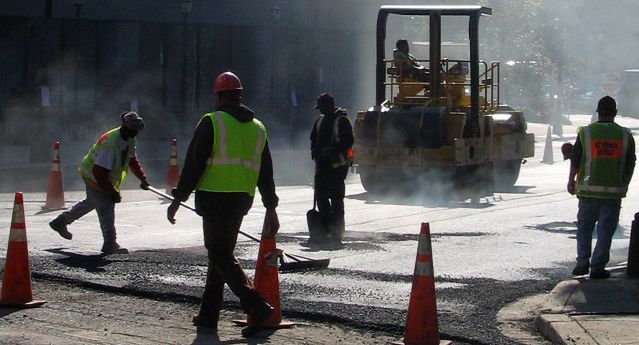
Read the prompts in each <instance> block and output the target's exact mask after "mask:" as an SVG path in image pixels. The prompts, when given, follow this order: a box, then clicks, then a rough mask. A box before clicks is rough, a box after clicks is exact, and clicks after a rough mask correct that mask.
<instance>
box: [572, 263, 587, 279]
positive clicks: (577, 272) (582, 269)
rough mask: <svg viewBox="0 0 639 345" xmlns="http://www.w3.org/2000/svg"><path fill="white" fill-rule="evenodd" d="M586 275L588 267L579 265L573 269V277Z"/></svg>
mask: <svg viewBox="0 0 639 345" xmlns="http://www.w3.org/2000/svg"><path fill="white" fill-rule="evenodd" d="M584 274H588V266H579V265H577V266H575V268H573V269H572V275H573V276H583V275H584Z"/></svg>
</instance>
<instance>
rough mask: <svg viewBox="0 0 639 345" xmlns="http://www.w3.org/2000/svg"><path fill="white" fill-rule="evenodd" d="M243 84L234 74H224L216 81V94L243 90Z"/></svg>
mask: <svg viewBox="0 0 639 345" xmlns="http://www.w3.org/2000/svg"><path fill="white" fill-rule="evenodd" d="M242 89H243V88H242V82H240V78H238V77H237V76H236V75H235V74H233V72H224V73H222V74H220V75H218V76H217V79H216V80H215V93H218V92H221V91H233V90H242Z"/></svg>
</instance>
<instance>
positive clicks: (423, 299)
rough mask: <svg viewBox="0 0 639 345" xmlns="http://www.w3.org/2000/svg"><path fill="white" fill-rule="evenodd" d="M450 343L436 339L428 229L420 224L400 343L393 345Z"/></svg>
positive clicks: (437, 330)
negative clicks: (410, 287) (404, 324)
mask: <svg viewBox="0 0 639 345" xmlns="http://www.w3.org/2000/svg"><path fill="white" fill-rule="evenodd" d="M451 343H452V342H450V341H448V340H440V339H439V325H438V322H437V303H436V299H435V278H434V276H433V252H432V247H431V243H430V226H429V224H428V223H422V228H421V231H420V234H419V244H418V247H417V258H416V260H415V272H414V273H413V287H412V289H411V292H410V301H409V302H408V315H407V317H406V330H405V332H404V340H403V342H401V341H400V342H394V343H393V344H404V345H440V344H451Z"/></svg>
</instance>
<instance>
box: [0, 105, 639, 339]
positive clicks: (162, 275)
mask: <svg viewBox="0 0 639 345" xmlns="http://www.w3.org/2000/svg"><path fill="white" fill-rule="evenodd" d="M589 119H590V117H589V116H571V118H570V120H571V121H572V125H571V126H565V127H564V130H563V132H564V136H563V137H562V138H559V137H554V143H553V148H554V152H553V153H554V158H555V159H554V160H555V163H554V164H546V163H541V160H542V156H543V152H544V141H545V139H546V127H545V126H543V125H536V124H529V131H532V132H534V133H535V134H536V136H537V139H536V141H537V144H536V156H535V157H533V158H530V159H528V161H527V162H526V164H524V166H523V167H522V170H521V174H520V178H519V180H518V181H517V184H516V186H515V187H514V188H512V189H509V190H505V191H498V192H496V193H495V194H494V195H491V196H484V197H481V198H475V197H474V198H472V199H471V198H467V195H466V194H464V193H461V194H458V195H452V194H450V193H446V194H444V195H433V194H432V193H433V192H432V191H433V189H432V188H422V189H415V190H412V191H405V190H404V191H397V192H396V193H393V194H389V195H371V194H369V193H366V192H365V191H364V189H363V188H362V186H361V184H360V183H359V176H358V175H357V174H353V175H350V177H349V179H348V184H347V188H346V200H345V203H346V224H347V232H346V236H345V239H344V243H343V245H341V246H334V245H311V244H309V243H308V241H307V239H308V234H307V230H306V218H305V217H306V211H307V210H308V209H309V208H311V205H312V188H311V187H310V186H299V185H298V186H286V187H279V188H278V194H279V196H280V200H281V201H280V206H279V207H278V213H279V216H280V222H281V224H282V226H281V229H280V234H279V236H278V239H277V240H278V247H280V248H281V249H283V250H284V251H285V252H288V253H291V254H300V255H303V256H307V257H310V258H330V259H331V262H330V266H329V268H328V269H325V270H318V271H308V272H299V273H286V274H280V276H279V279H280V290H281V299H282V306H283V312H284V317H287V316H289V317H296V318H304V319H308V320H321V321H323V322H336V323H344V324H348V325H351V326H354V327H362V328H369V329H375V330H377V331H383V332H388V333H394V334H401V332H402V330H403V327H404V325H405V320H406V309H407V306H408V300H409V296H410V289H411V282H412V274H413V269H414V265H415V254H416V251H417V241H418V234H419V231H420V225H421V223H422V222H427V223H429V225H430V230H431V240H432V246H433V264H434V272H435V277H436V279H435V283H436V295H437V307H438V312H439V327H440V332H441V333H442V337H443V338H447V339H451V340H454V341H455V343H456V344H512V343H513V342H516V341H514V340H513V339H510V338H508V336H509V335H508V336H507V335H504V334H502V329H503V327H502V326H503V325H502V324H503V320H500V319H499V318H498V316H497V315H498V313H499V311H500V310H502V309H503V308H504V307H506V306H507V305H509V303H512V302H515V301H517V300H520V299H522V298H524V297H527V296H531V295H535V294H539V293H543V292H546V291H548V290H550V289H551V288H552V287H554V285H555V284H556V283H557V282H559V281H561V280H564V279H567V278H569V277H570V270H571V269H572V265H573V261H574V257H575V231H576V227H575V219H576V212H577V199H576V198H575V197H573V196H571V195H569V194H568V193H566V192H565V184H566V181H567V174H568V162H567V161H566V162H564V161H561V153H560V152H559V147H560V146H561V144H562V143H563V142H573V141H574V139H575V134H574V133H575V128H576V127H575V126H578V125H583V124H585V123H586V122H587V121H588V120H589ZM619 120H620V121H619V122H620V123H621V124H622V125H625V126H628V127H631V128H636V127H637V125H638V124H639V121H638V120H635V119H631V118H620V119H619ZM635 132H637V130H636V129H635ZM276 164H277V162H276ZM309 173H310V172H309ZM636 184H637V182H633V183H632V184H631V186H630V193H629V196H628V198H626V199H624V202H623V208H622V213H621V219H620V222H619V223H620V224H619V228H618V231H617V233H616V235H615V240H614V241H613V250H612V260H611V263H615V262H620V261H624V260H625V259H626V255H627V243H628V237H629V234H630V223H631V221H632V219H633V216H634V213H635V212H636V211H637V210H638V207H639V197H638V196H637V195H636V193H633V192H632V191H633V190H636V188H635V186H636ZM65 196H66V199H67V204H69V205H70V204H72V203H74V202H75V201H77V200H79V199H80V198H82V196H83V192H78V191H67V192H66V194H65ZM44 199H45V194H44V193H27V194H25V214H26V223H27V234H28V239H29V249H30V255H31V268H32V273H33V275H34V277H35V278H36V279H51V280H56V281H62V282H70V283H74V284H80V285H83V286H88V287H93V288H96V289H100V290H104V291H116V290H117V291H120V292H126V293H130V294H134V295H138V296H143V297H154V298H167V299H171V300H174V301H189V302H194V301H195V302H197V301H198V299H199V296H200V294H201V291H202V286H203V284H204V278H205V273H206V255H205V251H204V249H203V248H202V235H201V220H200V219H199V217H197V215H195V214H194V213H193V212H191V211H189V210H187V209H184V208H182V209H180V210H179V211H178V214H177V223H176V224H175V225H171V224H169V223H168V221H167V220H166V207H167V206H168V204H167V203H166V202H165V201H163V200H160V199H158V197H157V196H156V195H155V194H152V193H150V192H145V191H141V190H127V191H124V192H123V202H122V203H121V204H118V205H117V208H116V217H117V221H116V226H117V228H118V236H119V242H120V244H122V245H123V246H126V247H128V248H129V249H130V250H131V251H132V253H131V254H129V255H113V256H108V257H103V256H100V255H99V249H100V246H101V234H100V230H99V225H98V221H97V217H96V216H95V214H94V213H91V214H89V215H87V216H85V217H84V218H82V219H80V220H79V221H77V222H75V223H74V224H73V225H71V226H70V227H69V229H70V231H71V232H73V234H74V238H73V240H72V241H66V240H64V239H62V238H61V237H59V236H58V235H57V233H55V232H53V231H51V230H50V229H49V227H48V225H47V223H48V222H49V221H50V220H51V219H53V218H54V217H55V216H56V215H57V214H58V213H59V211H53V212H45V211H43V210H41V207H42V205H44ZM259 200H260V199H259V195H258V196H257V197H256V203H255V205H254V208H253V209H252V210H251V212H250V213H249V215H247V217H246V218H245V220H244V224H243V228H242V230H243V231H246V232H247V233H250V234H253V235H256V236H259V232H260V230H261V225H262V219H263V216H264V208H263V207H262V206H261V205H260V201H259ZM189 202H192V201H189ZM12 206H13V194H0V229H7V230H6V231H5V230H3V231H2V232H1V233H0V243H3V245H2V246H1V248H0V257H4V255H5V250H6V247H5V246H4V243H7V238H8V229H9V228H10V221H11V209H12ZM257 249H258V245H257V243H255V242H253V241H251V240H250V239H247V238H241V239H240V242H239V244H238V248H237V252H236V253H237V255H238V257H240V258H241V260H242V263H243V265H244V266H245V267H246V268H247V269H248V272H249V274H251V275H252V273H253V271H252V269H253V268H254V265H255V258H256V256H257ZM0 261H1V260H0ZM225 300H226V303H228V305H229V306H230V307H238V303H237V300H236V299H235V298H234V297H233V296H232V295H231V294H227V296H226V299H225ZM522 312H523V311H522ZM523 328H525V329H524V331H529V332H532V325H531V324H530V325H525V324H524V326H523ZM531 341H532V342H533V343H535V341H538V343H540V344H541V343H543V340H541V339H537V340H534V339H533V340H531Z"/></svg>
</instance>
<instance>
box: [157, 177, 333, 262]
mask: <svg viewBox="0 0 639 345" xmlns="http://www.w3.org/2000/svg"><path fill="white" fill-rule="evenodd" d="M149 190H150V191H151V192H153V193H155V194H157V195H159V196H161V197H164V198H166V199H168V200H171V201H173V197H172V196H170V195H168V194H166V193H164V192H162V191H160V190H158V189H156V188H154V187H152V186H149ZM180 205H181V206H183V207H185V208H188V209H189V210H191V211H193V212H195V209H194V208H193V207H192V206H190V205H188V204H186V203H184V202H181V201H180ZM240 234H242V235H244V236H246V237H248V238H250V239H251V240H253V241H255V242H257V243H259V242H260V240H259V239H258V238H257V237H255V236H253V235H250V234H247V233H246V232H244V231H242V230H240ZM282 254H283V255H280V257H279V258H280V268H279V271H280V272H295V271H306V270H318V269H324V268H327V267H328V264H329V263H330V262H331V259H318V260H316V259H311V258H307V257H304V256H301V255H292V254H288V253H285V252H284V251H282ZM285 256H286V257H287V258H289V259H291V260H293V261H286V259H285V258H284V257H285Z"/></svg>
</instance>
